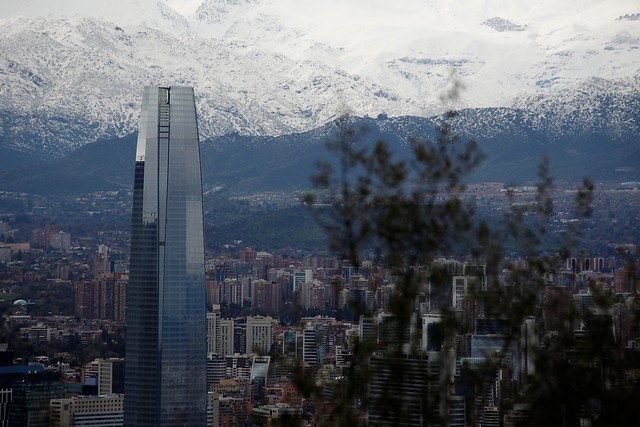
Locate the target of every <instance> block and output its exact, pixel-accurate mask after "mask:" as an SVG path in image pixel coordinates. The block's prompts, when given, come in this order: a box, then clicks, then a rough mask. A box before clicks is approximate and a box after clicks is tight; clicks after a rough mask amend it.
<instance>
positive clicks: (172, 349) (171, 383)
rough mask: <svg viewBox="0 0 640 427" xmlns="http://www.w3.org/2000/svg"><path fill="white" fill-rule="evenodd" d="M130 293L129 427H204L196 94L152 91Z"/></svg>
mask: <svg viewBox="0 0 640 427" xmlns="http://www.w3.org/2000/svg"><path fill="white" fill-rule="evenodd" d="M129 278H130V282H129V287H128V293H127V351H126V362H125V404H124V405H125V410H124V411H125V418H124V419H125V425H127V426H177V425H180V426H183V425H188V426H204V425H205V423H206V405H207V401H206V399H207V390H206V375H205V372H206V360H207V359H206V351H207V340H206V307H205V277H204V236H203V217H202V177H201V170H200V152H199V146H198V127H197V121H196V109H195V101H194V95H193V89H192V88H190V87H181V86H173V87H167V88H165V87H160V88H158V87H146V88H145V89H144V95H143V103H142V112H141V115H140V127H139V131H138V145H137V151H136V165H135V177H134V191H133V213H132V230H131V267H130V276H129Z"/></svg>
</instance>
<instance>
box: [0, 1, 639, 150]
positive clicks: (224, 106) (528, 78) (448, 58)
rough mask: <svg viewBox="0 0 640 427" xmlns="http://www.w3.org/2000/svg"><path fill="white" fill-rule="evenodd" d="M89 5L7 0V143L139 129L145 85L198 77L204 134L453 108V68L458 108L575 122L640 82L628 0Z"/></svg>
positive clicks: (0, 104) (33, 146)
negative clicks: (447, 99) (445, 99)
mask: <svg viewBox="0 0 640 427" xmlns="http://www.w3.org/2000/svg"><path fill="white" fill-rule="evenodd" d="M94 3H96V2H84V1H80V0H73V1H67V2H63V1H59V0H58V1H51V0H48V1H39V0H31V1H21V2H19V1H15V0H14V1H8V2H7V8H5V9H4V12H3V13H2V14H1V15H0V30H2V31H1V32H0V50H1V51H2V52H3V53H6V55H3V57H2V58H0V85H1V86H0V89H1V90H0V149H4V148H3V147H6V149H7V150H9V151H15V152H19V153H22V155H23V156H24V157H32V158H34V159H36V160H46V159H50V158H57V159H60V158H63V157H64V156H66V155H69V154H70V153H72V152H73V151H74V150H76V149H78V148H79V147H81V146H83V145H85V144H87V143H90V142H94V141H97V140H100V139H105V138H120V137H124V136H126V135H128V134H131V133H132V132H134V131H135V129H136V127H137V120H138V115H139V108H140V94H141V92H142V87H143V86H145V85H149V84H152V85H190V86H194V87H195V88H196V96H197V105H198V112H199V124H200V133H201V135H202V137H203V139H207V138H214V137H219V136H222V135H227V134H231V133H239V134H244V135H252V136H267V135H271V136H277V135H287V134H291V133H299V132H303V131H307V130H311V129H315V128H318V127H320V126H322V125H323V124H325V123H328V122H330V121H331V120H334V119H335V118H336V117H339V116H340V115H342V114H345V113H350V114H354V115H357V116H367V115H368V116H371V117H376V116H377V115H378V114H386V115H387V116H389V117H402V116H420V117H431V116H433V115H437V114H439V113H440V112H442V111H444V109H446V108H448V107H449V106H447V105H444V106H443V105H442V102H441V100H440V95H442V93H443V92H446V90H447V88H448V84H450V83H449V82H450V81H451V75H452V73H453V70H455V72H454V74H455V77H454V79H457V81H458V82H462V84H464V85H465V89H463V90H462V91H461V95H460V98H459V99H458V101H457V103H456V104H455V105H453V107H455V108H458V109H465V108H467V109H471V108H496V107H500V108H515V109H523V110H527V111H529V115H530V116H531V117H532V120H533V118H535V117H537V116H543V115H548V114H553V115H557V116H558V120H557V121H558V122H559V123H561V124H562V123H566V122H567V120H566V117H565V116H567V115H569V116H572V115H573V116H575V117H579V120H580V121H581V122H583V123H582V124H579V126H575V127H576V128H577V127H580V126H581V127H584V128H585V129H589V122H591V121H595V122H598V123H601V120H600V118H601V116H602V115H603V112H602V110H603V109H613V110H615V111H617V112H620V114H622V116H624V111H625V109H628V106H627V105H626V104H625V102H627V100H628V99H631V98H633V96H628V95H629V94H631V95H633V94H636V93H638V92H639V91H640V81H639V79H638V77H637V75H638V70H640V58H639V57H638V55H637V51H638V49H639V48H640V29H639V28H638V26H637V25H635V22H636V21H634V20H632V19H626V18H625V19H623V18H622V17H624V16H635V14H636V13H638V12H639V11H640V9H638V6H637V5H636V4H635V3H634V2H633V1H628V0H621V1H617V2H612V1H609V2H597V1H595V0H589V1H586V2H582V3H581V6H580V8H578V7H577V6H576V5H575V4H573V2H571V1H569V0H564V1H555V2H551V1H550V0H545V1H542V2H538V3H539V4H538V3H536V4H535V5H533V6H530V5H528V2H525V1H512V2H509V3H508V4H507V3H504V2H502V3H501V2H497V1H488V0H487V1H479V2H474V4H473V5H472V6H469V7H463V6H460V5H457V4H456V3H455V2H436V1H426V2H418V1H410V0H402V2H401V3H402V7H392V5H389V4H387V3H384V2H359V1H355V2H349V4H345V3H341V2H338V1H334V0H331V1H327V2H323V3H322V4H319V3H317V2H306V3H305V5H304V7H297V8H296V7H295V2H292V1H289V0H287V1H271V0H251V1H236V0H233V1H224V2H223V1H209V0H207V1H179V0H166V1H157V0H153V1H152V0H140V1H138V2H135V3H132V2H127V1H124V0H118V2H116V3H117V4H114V5H111V6H108V7H107V6H105V7H103V6H104V5H103V6H98V5H96V4H94ZM476 3H477V4H476ZM503 3H504V4H503ZM552 3H553V9H552V10H551V9H549V7H548V6H549V5H551V4H552ZM116 6H118V7H116ZM120 6H122V7H121V8H120V9H119V7H120ZM179 11H182V12H179ZM552 106H553V108H551V107H552ZM634 108H635V104H634ZM608 117H609V118H615V117H613V116H612V115H611V114H609V115H608ZM624 117H626V116H624ZM624 117H623V118H622V119H620V120H619V121H618V122H619V123H622V125H621V126H624V123H626V122H625V120H627V122H628V118H624ZM576 120H577V119H576ZM636 122H637V121H636ZM632 124H633V123H632ZM496 126H499V123H497V124H496ZM559 130H562V129H559Z"/></svg>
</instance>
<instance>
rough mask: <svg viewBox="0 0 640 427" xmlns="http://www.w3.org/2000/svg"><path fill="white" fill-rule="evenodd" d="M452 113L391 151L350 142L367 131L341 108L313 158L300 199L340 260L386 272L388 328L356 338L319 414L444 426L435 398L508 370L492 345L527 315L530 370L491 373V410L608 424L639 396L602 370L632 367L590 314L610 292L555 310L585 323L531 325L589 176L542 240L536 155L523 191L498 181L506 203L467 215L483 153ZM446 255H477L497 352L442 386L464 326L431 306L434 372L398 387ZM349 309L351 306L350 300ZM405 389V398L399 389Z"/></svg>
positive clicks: (548, 191) (606, 303)
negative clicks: (436, 330)
mask: <svg viewBox="0 0 640 427" xmlns="http://www.w3.org/2000/svg"><path fill="white" fill-rule="evenodd" d="M455 117H456V113H455V112H448V113H447V114H445V115H444V116H443V120H442V122H441V125H440V126H439V128H438V137H437V139H436V140H435V141H433V142H430V141H425V140H421V139H419V138H413V139H412V140H411V141H410V146H411V155H410V156H408V157H401V156H398V155H397V154H394V150H393V147H389V146H388V145H387V144H386V143H385V142H384V141H379V142H377V143H376V144H375V145H374V146H373V147H367V146H363V145H362V144H360V139H361V138H360V137H359V136H360V134H361V133H362V132H366V129H354V127H353V126H352V121H351V119H350V118H349V117H348V116H345V117H343V118H342V120H341V121H340V129H339V138H338V139H337V140H336V141H335V142H333V143H331V144H330V148H331V149H333V150H334V151H335V152H337V154H338V159H339V160H338V163H339V164H338V167H337V168H336V167H334V165H332V164H331V163H321V164H319V173H318V174H317V175H316V176H315V177H314V184H315V186H316V191H314V192H313V193H311V194H308V195H307V196H306V198H305V202H306V204H307V205H308V206H311V207H313V208H314V210H315V211H316V212H317V215H316V216H317V219H318V221H320V222H321V224H322V225H323V227H324V228H325V230H326V231H327V234H328V237H329V242H330V247H331V249H332V250H333V251H334V252H335V253H336V254H338V256H340V257H341V258H342V259H343V260H344V262H348V263H349V264H350V265H351V266H360V265H361V263H362V262H363V260H365V259H373V260H374V262H375V263H376V265H380V266H384V267H386V268H387V269H388V270H389V271H391V272H392V274H393V276H395V277H396V278H397V279H396V283H395V291H394V293H393V294H392V296H391V298H390V304H389V309H388V310H389V312H390V314H391V315H392V318H393V322H392V328H393V333H394V335H395V339H391V340H388V341H387V342H386V343H385V346H384V347H380V345H377V344H376V342H375V341H374V340H368V339H367V338H365V337H363V338H362V339H361V341H359V342H357V343H356V345H355V347H354V355H353V363H352V365H351V367H350V368H349V369H348V370H347V371H346V372H344V374H345V378H346V380H345V381H344V382H342V383H341V384H342V387H340V388H339V390H338V391H337V392H336V396H337V397H336V398H335V399H334V402H333V404H332V406H331V407H330V409H328V410H327V411H326V413H324V414H321V415H322V416H321V417H320V420H321V421H323V422H325V423H326V424H327V425H355V424H357V423H359V422H361V421H362V419H363V418H364V417H366V416H367V414H369V416H370V415H371V414H372V413H374V412H375V413H376V414H377V416H378V418H375V417H371V416H370V417H369V418H370V421H371V420H374V419H377V420H378V421H379V422H380V423H381V424H382V425H406V424H408V423H409V422H410V420H415V419H416V416H417V417H418V418H419V419H421V421H420V422H421V423H422V424H424V425H435V424H439V425H440V424H442V425H446V424H447V423H449V422H450V421H451V416H452V415H451V414H450V412H449V411H448V409H447V405H448V404H449V402H450V401H451V397H452V396H453V395H454V392H453V391H452V390H453V389H454V388H455V387H462V388H465V390H466V391H464V390H463V391H460V394H461V395H465V396H467V397H472V398H473V399H468V400H467V402H468V403H469V402H472V403H473V402H475V401H477V400H478V399H483V398H484V397H483V395H482V390H483V387H486V386H487V384H488V383H490V382H491V381H495V378H496V377H497V376H500V375H501V374H499V372H500V371H501V370H505V369H507V370H508V369H512V368H513V366H511V367H509V365H508V364H507V363H506V361H505V359H504V358H503V357H502V356H501V354H502V353H505V352H506V351H507V350H508V349H509V348H512V347H511V346H513V345H518V343H520V342H521V340H522V339H523V325H525V323H526V322H527V321H528V320H531V322H530V323H531V325H532V326H535V328H536V332H535V333H534V335H535V337H536V341H538V340H539V344H540V345H539V346H538V348H537V350H536V349H532V352H533V354H531V357H532V358H533V359H534V360H535V369H532V370H531V371H527V375H524V378H521V379H520V381H519V382H517V383H515V384H511V383H507V382H504V384H503V385H504V387H505V388H506V389H508V390H507V391H508V393H505V394H508V396H509V401H504V402H501V404H500V407H501V410H502V412H501V413H500V414H499V416H500V417H503V419H507V418H508V419H509V420H510V421H509V422H513V423H516V424H518V425H541V424H543V423H549V424H552V425H578V424H579V423H580V422H587V421H585V420H588V422H590V423H592V425H599V424H607V419H609V418H607V419H604V418H603V417H605V416H606V417H613V418H610V419H616V420H622V421H625V422H626V421H630V420H631V419H637V416H638V411H637V410H635V409H634V407H633V406H632V405H631V399H632V398H637V397H639V396H638V395H639V393H638V391H637V390H638V389H637V388H636V389H635V392H633V391H629V387H628V386H629V385H632V384H631V383H629V382H628V381H627V382H626V383H625V385H624V386H622V387H609V389H607V382H608V381H611V380H612V379H615V378H618V379H619V377H620V375H622V374H621V371H620V369H622V366H629V364H631V365H632V366H635V368H636V369H637V368H639V367H640V364H638V360H637V359H638V358H637V357H636V358H635V359H633V358H631V359H630V358H629V357H628V356H625V355H626V354H627V352H625V351H624V349H623V348H622V344H621V343H620V342H616V341H615V340H613V339H612V337H611V323H610V319H611V316H606V315H598V314H597V313H603V314H607V313H610V310H611V309H612V307H613V301H612V297H611V295H610V293H608V292H599V291H598V288H597V287H595V285H594V284H591V285H590V287H591V289H592V295H594V296H595V300H596V305H595V309H593V308H592V309H591V310H585V311H582V312H579V311H577V310H574V311H573V312H570V313H565V316H568V317H567V318H563V321H566V322H569V321H574V322H582V323H583V324H584V327H583V328H582V330H581V331H578V332H576V330H575V329H574V328H573V327H567V328H564V329H563V328H560V329H551V328H546V329H545V328H544V325H541V322H542V319H543V317H542V314H543V313H542V312H541V306H542V305H543V303H545V301H544V300H543V299H542V296H543V295H544V294H545V291H546V287H547V286H548V285H549V282H550V275H552V274H553V272H554V271H555V269H556V267H557V266H558V264H559V263H561V262H563V260H564V259H565V258H566V257H567V256H569V254H572V253H576V251H577V249H578V248H579V245H580V240H579V237H580V233H581V231H582V228H581V227H582V225H583V223H584V221H585V220H586V219H587V218H588V217H589V215H590V213H591V203H592V194H593V188H594V186H593V183H592V182H590V181H589V180H585V181H584V182H583V185H582V187H581V188H579V189H578V191H577V192H576V200H575V212H574V218H575V219H576V220H575V221H573V222H571V224H570V227H569V229H568V230H567V231H566V233H565V234H564V235H563V236H562V239H550V236H549V234H548V229H549V222H550V220H551V219H552V217H553V215H554V203H553V191H554V186H553V180H552V179H551V177H550V174H549V165H548V161H547V159H545V158H543V160H542V162H541V165H540V170H539V181H538V183H537V186H536V192H535V195H534V196H533V197H532V199H531V200H528V201H527V203H522V202H521V201H518V202H516V199H515V197H514V193H513V191H509V192H507V200H506V203H508V204H510V206H511V210H510V211H509V212H508V214H506V215H505V217H504V218H503V220H502V222H501V223H500V224H498V225H496V224H490V223H489V222H487V221H484V220H483V219H482V218H478V217H477V216H476V215H475V212H474V208H473V206H472V205H471V204H470V203H469V202H467V201H466V200H465V199H464V188H465V186H464V179H465V177H466V176H467V175H468V174H469V173H470V172H471V171H472V170H473V168H474V167H475V166H476V165H477V164H478V163H479V162H480V161H481V160H482V157H483V156H482V154H481V153H480V151H479V148H478V146H477V144H476V143H475V142H473V141H462V140H461V139H460V138H459V137H458V135H457V134H456V133H455V132H454V131H453V127H454V121H455ZM327 206H328V207H327ZM551 245H554V246H551ZM513 247H517V248H519V256H520V257H522V258H523V259H524V260H525V263H524V267H523V266H522V265H520V264H523V263H520V264H518V265H516V264H515V263H513V262H511V261H510V257H509V251H511V250H512V248H513ZM456 252H457V253H466V254H467V256H468V257H470V258H469V259H471V260H475V262H477V263H479V264H483V265H485V266H486V276H487V282H486V284H479V286H477V287H476V288H475V290H474V291H473V293H472V299H473V301H472V302H473V307H476V308H474V310H475V309H477V310H478V313H481V314H482V315H483V316H484V317H485V318H487V319H489V320H490V321H494V322H495V324H496V325H500V327H501V328H502V330H503V331H504V334H505V339H504V342H503V344H502V346H503V347H502V351H498V352H497V354H495V355H494V356H493V357H488V358H487V360H485V361H484V364H483V366H482V367H480V368H479V369H471V368H470V367H469V366H468V365H467V366H466V367H464V366H463V367H462V371H463V374H462V377H463V378H464V381H460V383H461V384H454V383H453V381H452V380H451V378H452V377H453V373H454V371H455V366H454V365H453V363H454V360H455V358H452V357H449V355H452V354H453V355H455V352H456V337H460V336H462V335H464V334H465V333H466V332H468V331H469V325H467V324H465V323H464V321H463V320H461V319H460V316H459V313H458V315H457V314H456V313H455V312H454V311H453V310H451V309H450V307H449V308H447V307H443V308H442V313H441V314H442V331H443V345H442V349H441V351H440V356H439V360H438V364H439V376H437V377H435V378H434V377H430V378H426V379H425V381H424V382H420V381H418V383H420V384H429V385H428V386H426V385H425V386H424V387H422V386H421V387H422V388H420V389H419V390H417V391H416V390H408V387H407V386H406V384H409V383H410V382H411V381H413V382H414V383H415V381H416V378H415V377H416V375H419V374H416V373H415V372H413V371H412V373H409V372H408V366H409V364H407V363H406V360H408V359H410V358H412V357H413V358H415V360H421V355H420V353H421V352H420V351H418V349H417V348H416V347H415V346H412V345H411V344H412V343H414V342H415V340H414V339H413V338H414V337H412V336H410V332H409V331H410V330H411V328H410V327H409V326H410V324H411V322H412V316H413V315H414V313H415V311H416V310H415V307H416V302H417V301H419V300H420V298H423V297H425V294H426V297H427V298H434V297H437V295H438V294H439V293H443V292H444V288H445V287H446V286H450V285H451V282H450V277H449V276H447V275H446V274H444V273H443V272H442V271H440V270H439V269H438V268H436V267H435V265H436V264H435V263H434V262H433V261H434V260H435V259H436V258H437V257H438V256H440V255H446V254H451V253H456ZM634 265H635V264H634ZM504 272H507V274H506V275H505V274H504ZM427 284H428V285H429V286H427ZM633 298H635V300H634V301H635V302H634V303H633V304H632V305H631V306H632V307H635V309H634V310H635V312H634V313H633V314H632V316H631V319H635V322H636V324H637V322H638V319H640V317H639V316H638V314H640V312H639V311H638V305H639V304H638V296H637V294H636V295H635V296H633ZM552 302H553V301H551V302H547V303H546V304H547V305H546V306H545V310H554V309H555V308H557V307H554V306H553V304H552ZM571 307H573V304H571ZM352 309H354V310H361V307H359V306H357V305H354V306H353V307H352ZM359 314H367V313H359ZM569 323H570V322H569ZM575 324H577V323H573V325H575ZM538 331H539V332H538ZM378 344H379V343H378ZM407 344H409V345H407ZM417 363H418V364H419V363H421V362H417ZM634 364H635V365H634ZM421 366H422V365H421ZM424 366H428V365H424ZM299 373H300V375H298V376H297V377H296V381H297V384H298V386H299V388H300V391H301V392H302V393H303V394H304V395H305V396H307V397H315V398H316V399H319V398H320V397H321V396H322V392H321V390H320V389H319V388H318V386H317V384H316V383H315V381H314V380H313V379H312V378H311V379H310V378H309V374H308V373H305V372H304V371H302V370H300V372H299ZM425 375H426V374H425ZM380 377H383V378H385V381H386V382H385V387H384V390H383V391H382V392H381V393H373V392H372V381H373V379H374V378H378V379H379V378H380ZM636 386H637V384H636ZM411 393H413V397H411V396H408V394H411ZM416 393H417V394H416ZM416 396H417V397H416ZM626 403H629V406H625V404H626ZM520 404H522V405H520ZM416 405H417V406H416ZM518 405H520V406H518ZM622 410H623V411H622ZM621 411H622V412H621ZM416 413H417V415H416ZM621 413H624V414H628V415H621ZM481 416H482V415H481V414H477V413H474V410H472V409H471V408H467V422H469V423H472V424H475V423H477V422H478V420H479V418H480V417H481ZM509 417H510V418H509ZM632 417H635V418H632Z"/></svg>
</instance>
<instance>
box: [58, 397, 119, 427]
mask: <svg viewBox="0 0 640 427" xmlns="http://www.w3.org/2000/svg"><path fill="white" fill-rule="evenodd" d="M122 402H123V396H122V395H121V394H110V395H103V396H76V397H68V398H60V399H51V401H50V404H49V405H50V417H51V418H50V425H51V426H52V427H75V426H87V427H88V426H91V427H116V426H121V425H122V422H123V421H122V415H123V412H122Z"/></svg>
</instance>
